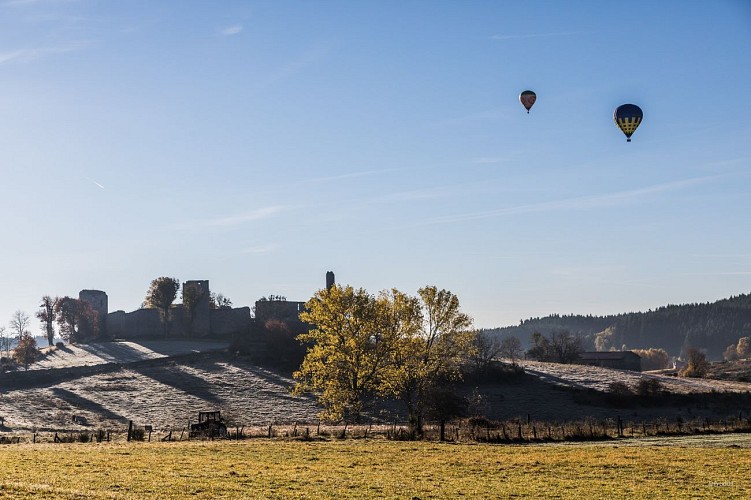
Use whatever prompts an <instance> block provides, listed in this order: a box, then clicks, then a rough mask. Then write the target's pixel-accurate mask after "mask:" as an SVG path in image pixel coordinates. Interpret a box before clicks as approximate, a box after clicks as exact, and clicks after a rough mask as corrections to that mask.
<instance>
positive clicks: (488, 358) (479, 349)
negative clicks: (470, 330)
mask: <svg viewBox="0 0 751 500" xmlns="http://www.w3.org/2000/svg"><path fill="white" fill-rule="evenodd" d="M473 343H474V347H475V349H474V352H473V353H472V362H473V364H474V365H475V369H477V370H478V371H480V372H482V371H484V370H487V368H488V367H489V366H490V363H492V362H493V360H494V359H495V358H496V357H498V355H499V354H500V353H501V343H500V342H499V340H498V337H496V336H495V335H492V334H490V333H488V332H487V331H485V330H477V332H476V333H475V338H474V342H473Z"/></svg>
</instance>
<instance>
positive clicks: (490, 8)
mask: <svg viewBox="0 0 751 500" xmlns="http://www.w3.org/2000/svg"><path fill="white" fill-rule="evenodd" d="M749 54H751V4H749V3H748V2H745V1H742V0H738V1H731V0H718V1H713V2H706V1H663V2H647V1H644V2H641V1H631V2H615V1H613V2H602V1H592V2H584V1H582V2H557V1H551V2H536V1H530V2H502V1H462V2H459V1H452V2H448V1H430V2H429V1H357V2H352V1H341V2H337V1H299V2H293V1H284V0H281V1H257V2H256V1H221V0H217V1H211V2H208V1H179V2H178V1H135V0H123V1H117V2H115V1H104V0H99V1H96V0H78V1H77V0H0V169H2V170H1V171H2V179H3V181H2V183H1V184H0V210H1V211H2V214H3V225H2V231H0V256H1V257H2V259H1V260H0V262H2V281H3V283H2V287H1V288H0V323H1V324H4V323H5V322H6V321H7V320H9V319H10V316H11V314H12V313H13V311H15V310H17V309H21V310H24V311H26V312H27V313H28V314H29V315H33V313H34V312H35V311H36V309H37V306H38V303H39V300H40V298H41V296H42V295H45V294H50V295H72V296H77V293H78V291H79V290H81V289H99V290H104V291H106V292H107V294H108V295H109V301H110V310H117V309H122V310H126V311H130V310H134V309H136V308H138V307H139V305H140V303H141V301H142V300H143V297H144V294H145V292H146V290H147V288H148V285H149V283H150V281H151V280H152V279H153V278H155V277H158V276H173V277H176V278H178V279H180V280H181V281H185V280H191V279H208V280H210V282H211V288H212V290H214V291H216V292H221V293H223V294H225V295H226V296H228V297H229V298H230V299H231V300H232V301H233V302H234V304H235V305H238V306H241V305H252V303H253V302H254V301H255V300H257V299H258V298H259V297H261V296H266V295H269V294H275V295H284V296H287V297H288V298H289V299H290V300H307V299H308V298H309V297H310V296H311V295H312V294H313V293H315V291H316V290H318V289H320V288H321V287H323V286H324V283H325V281H324V276H325V272H326V271H328V270H332V271H334V272H335V273H336V277H337V281H339V282H340V283H343V284H351V285H353V286H355V287H363V288H366V289H367V290H369V291H371V292H374V293H375V292H378V291H379V290H382V289H386V288H391V287H396V288H398V289H400V290H402V291H404V292H409V293H415V292H416V290H417V289H418V288H419V287H421V286H424V285H428V284H433V285H436V286H438V287H440V288H446V289H449V290H451V291H453V292H454V293H456V294H457V295H458V296H459V298H460V301H461V303H462V306H463V309H464V310H465V311H466V312H467V313H468V314H470V315H471V316H472V317H474V319H475V324H476V326H478V327H495V326H506V325H510V324H515V323H517V322H518V321H519V320H520V319H523V318H529V317H532V316H544V315H547V314H551V313H559V314H569V313H581V314H609V313H619V312H628V311H639V310H647V309H650V308H655V307H659V306H661V305H665V304H668V303H672V304H676V303H686V302H705V301H713V300H717V299H720V298H724V297H727V296H730V295H735V294H739V293H749V292H751V215H750V214H751V140H749V139H750V138H751V121H750V120H749V116H751V103H750V102H751V101H750V100H749V98H748V93H749V89H751V64H749V63H750V62H751V61H750V58H751V56H749ZM525 89H532V90H534V91H535V92H536V93H537V95H538V101H537V103H536V104H535V106H534V107H533V108H532V111H531V113H530V114H527V113H526V112H525V111H524V109H523V107H522V106H521V104H520V103H519V102H518V95H519V93H520V92H521V91H522V90H525ZM624 103H634V104H637V105H639V106H640V107H641V108H642V109H643V111H644V121H643V123H642V125H641V126H640V128H639V129H638V130H637V131H636V133H635V134H634V136H633V142H631V143H627V142H626V140H625V137H624V136H623V135H622V134H621V132H620V131H619V130H618V129H617V128H616V126H615V124H614V123H613V118H612V113H613V110H614V109H615V107H617V106H618V105H620V104H624ZM2 318H5V320H2ZM33 326H34V331H39V329H38V325H37V322H36V320H34V325H33Z"/></svg>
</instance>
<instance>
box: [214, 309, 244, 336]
mask: <svg viewBox="0 0 751 500" xmlns="http://www.w3.org/2000/svg"><path fill="white" fill-rule="evenodd" d="M210 316H211V336H212V337H238V336H245V335H248V334H249V332H250V322H251V319H250V307H238V308H235V309H212V310H211V315H210Z"/></svg>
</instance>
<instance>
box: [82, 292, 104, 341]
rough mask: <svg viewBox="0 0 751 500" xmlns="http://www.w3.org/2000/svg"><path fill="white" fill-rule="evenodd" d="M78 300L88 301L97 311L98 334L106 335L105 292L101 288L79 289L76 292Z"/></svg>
mask: <svg viewBox="0 0 751 500" xmlns="http://www.w3.org/2000/svg"><path fill="white" fill-rule="evenodd" d="M78 300H82V301H84V302H88V303H89V304H90V305H91V307H92V308H93V309H94V310H95V311H96V313H97V321H98V323H99V336H100V337H106V336H107V313H108V312H109V311H108V307H109V306H108V303H107V294H106V293H104V292H103V291H101V290H81V291H80V292H78Z"/></svg>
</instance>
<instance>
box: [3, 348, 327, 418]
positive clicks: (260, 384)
mask: <svg viewBox="0 0 751 500" xmlns="http://www.w3.org/2000/svg"><path fill="white" fill-rule="evenodd" d="M291 385H292V380H291V379H289V378H287V377H284V376H280V375H279V374H277V373H274V372H271V371H268V370H264V369H262V368H259V367H258V366H255V365H252V364H250V363H249V362H247V361H244V360H239V359H238V360H235V359H232V358H230V357H228V356H227V355H224V354H214V355H208V357H205V358H202V359H198V360H191V361H174V360H170V359H165V360H164V364H163V365H160V364H156V365H153V364H150V365H149V366H140V367H129V368H122V369H119V370H115V371H112V372H109V373H102V374H97V375H92V376H88V377H81V378H77V379H74V380H68V381H65V382H60V383H57V384H54V385H51V386H49V387H43V388H25V389H15V390H0V416H2V417H4V418H5V430H9V431H13V432H16V431H29V430H34V429H37V430H40V431H41V430H51V431H54V430H63V429H72V430H84V429H89V430H94V429H100V428H103V429H113V430H115V429H117V430H118V431H121V430H122V429H123V428H124V427H127V425H128V421H129V420H133V422H134V424H135V425H139V426H143V425H152V426H153V427H154V430H156V431H167V430H176V431H180V430H181V429H182V428H183V427H185V426H187V424H188V422H189V421H193V422H195V420H196V417H197V413H198V411H199V410H214V409H220V410H222V414H223V416H224V417H225V419H227V420H228V421H229V423H232V424H234V423H237V424H239V425H246V426H250V425H254V426H263V425H268V424H269V423H272V422H276V423H293V422H298V421H299V422H303V421H305V422H313V421H315V419H316V414H317V412H318V411H319V409H318V407H317V406H316V403H315V401H313V400H311V399H309V398H299V397H294V396H292V395H290V394H289V387H290V386H291ZM74 415H76V416H78V417H83V419H84V422H85V423H84V424H77V423H74V422H73V421H72V420H73V416H74Z"/></svg>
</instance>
